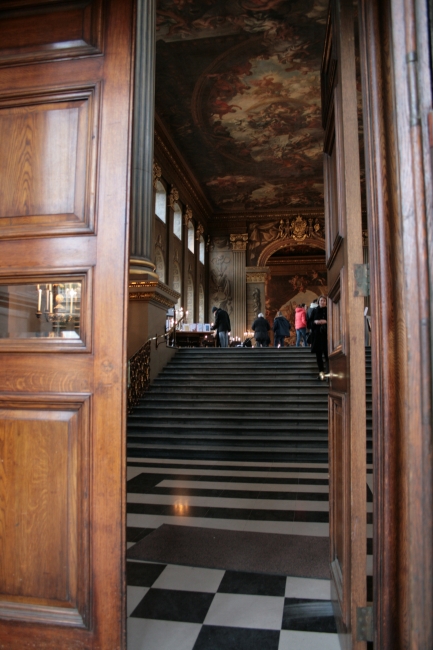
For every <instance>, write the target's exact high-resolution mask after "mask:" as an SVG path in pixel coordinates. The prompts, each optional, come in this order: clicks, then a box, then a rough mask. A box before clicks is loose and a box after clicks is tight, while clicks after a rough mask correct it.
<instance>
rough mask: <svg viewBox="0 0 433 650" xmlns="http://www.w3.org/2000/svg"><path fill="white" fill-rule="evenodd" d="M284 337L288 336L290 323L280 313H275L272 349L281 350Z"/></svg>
mask: <svg viewBox="0 0 433 650" xmlns="http://www.w3.org/2000/svg"><path fill="white" fill-rule="evenodd" d="M286 336H290V323H289V321H288V320H287V318H286V317H285V316H283V314H282V313H281V311H277V315H276V316H275V318H274V348H283V347H284V339H285V337H286Z"/></svg>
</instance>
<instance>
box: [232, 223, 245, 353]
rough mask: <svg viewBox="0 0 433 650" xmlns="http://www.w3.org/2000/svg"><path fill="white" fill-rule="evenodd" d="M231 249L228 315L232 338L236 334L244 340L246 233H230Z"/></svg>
mask: <svg viewBox="0 0 433 650" xmlns="http://www.w3.org/2000/svg"><path fill="white" fill-rule="evenodd" d="M230 242H231V244H232V250H233V313H232V316H231V317H230V320H231V326H232V338H233V337H235V336H238V337H239V338H240V340H241V341H243V340H244V332H245V326H246V306H247V301H246V286H245V267H246V250H247V244H248V233H243V234H241V235H230Z"/></svg>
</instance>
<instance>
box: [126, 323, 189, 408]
mask: <svg viewBox="0 0 433 650" xmlns="http://www.w3.org/2000/svg"><path fill="white" fill-rule="evenodd" d="M182 320H183V318H182V319H180V320H179V321H178V322H177V323H176V324H175V325H173V327H172V328H171V329H169V330H168V332H165V333H164V334H159V335H156V336H152V337H151V338H150V339H147V341H146V343H145V344H144V345H142V346H141V348H140V349H139V350H137V352H136V353H135V354H133V355H132V357H131V358H130V359H129V361H128V395H127V401H128V413H131V411H132V409H133V408H134V406H137V404H138V402H139V400H140V399H141V397H143V395H144V394H145V392H146V391H147V390H148V389H149V386H150V350H151V344H152V341H155V349H158V345H161V342H160V341H159V339H165V341H166V342H168V343H169V345H170V346H171V347H176V327H178V326H179V323H180V322H181V321H182Z"/></svg>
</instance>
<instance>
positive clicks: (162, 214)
mask: <svg viewBox="0 0 433 650" xmlns="http://www.w3.org/2000/svg"><path fill="white" fill-rule="evenodd" d="M166 213H167V192H166V191H165V187H164V185H163V184H162V183H161V181H158V183H157V186H156V196H155V214H156V216H157V217H158V218H159V219H161V221H163V222H164V223H165V222H166Z"/></svg>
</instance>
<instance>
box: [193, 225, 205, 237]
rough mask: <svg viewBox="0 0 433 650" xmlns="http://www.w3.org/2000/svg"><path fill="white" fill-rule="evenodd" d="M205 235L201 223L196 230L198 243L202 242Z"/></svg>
mask: <svg viewBox="0 0 433 650" xmlns="http://www.w3.org/2000/svg"><path fill="white" fill-rule="evenodd" d="M203 233H204V228H203V226H202V225H201V223H199V224H198V225H197V230H196V233H195V238H196V240H197V241H200V237H201V236H202V235H203Z"/></svg>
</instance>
